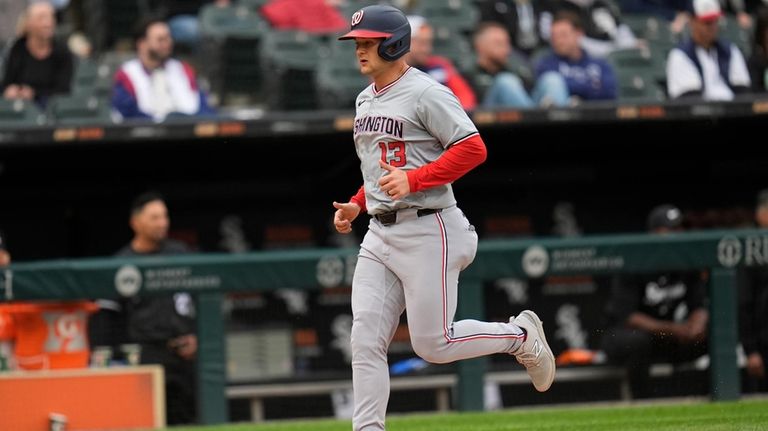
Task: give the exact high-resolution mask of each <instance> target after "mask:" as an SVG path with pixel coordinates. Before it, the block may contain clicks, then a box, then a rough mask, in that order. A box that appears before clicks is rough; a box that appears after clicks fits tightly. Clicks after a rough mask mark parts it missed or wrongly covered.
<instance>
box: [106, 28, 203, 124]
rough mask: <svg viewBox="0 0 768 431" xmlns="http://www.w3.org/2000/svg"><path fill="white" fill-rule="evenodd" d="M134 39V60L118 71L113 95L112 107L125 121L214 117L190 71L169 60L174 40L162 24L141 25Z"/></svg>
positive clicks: (184, 66) (193, 73)
mask: <svg viewBox="0 0 768 431" xmlns="http://www.w3.org/2000/svg"><path fill="white" fill-rule="evenodd" d="M134 38H135V43H136V52H137V58H135V59H133V60H129V61H127V62H126V63H124V64H123V65H122V66H121V67H120V69H119V70H118V71H117V74H116V75H115V82H114V87H113V93H112V106H113V107H114V108H115V109H116V110H117V111H118V112H119V113H120V114H121V115H122V116H123V117H124V118H145V119H152V120H154V121H163V120H164V119H165V118H166V117H167V116H168V115H169V114H175V115H185V116H205V115H212V114H213V110H212V109H211V107H210V106H208V101H207V98H206V96H205V93H204V92H203V91H201V90H200V89H199V87H198V83H197V79H196V77H195V72H194V70H193V69H192V67H191V66H190V65H188V64H186V63H184V62H181V61H179V60H176V59H174V58H172V57H171V54H172V52H173V39H172V38H171V32H170V29H169V28H168V24H166V23H165V21H163V20H160V19H157V18H150V19H147V20H145V21H143V22H142V23H141V24H140V25H139V27H138V30H137V32H136V34H135V35H134Z"/></svg>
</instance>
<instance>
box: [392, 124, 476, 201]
mask: <svg viewBox="0 0 768 431" xmlns="http://www.w3.org/2000/svg"><path fill="white" fill-rule="evenodd" d="M487 155H488V153H487V151H486V149H485V143H484V142H483V139H482V138H481V137H480V135H479V134H478V133H475V134H472V135H470V136H468V137H466V138H464V139H463V140H460V141H457V142H456V143H454V144H452V145H451V146H450V147H449V148H448V150H446V151H445V153H443V155H442V156H440V158H438V159H437V160H435V161H434V162H432V163H429V164H426V165H424V166H422V167H420V168H418V169H414V170H412V171H408V172H407V174H408V185H409V186H410V187H411V193H413V192H419V191H422V190H424V189H428V188H431V187H437V186H442V185H443V184H448V183H452V182H454V181H456V180H458V179H459V178H461V177H462V176H463V175H464V174H466V173H467V172H469V171H471V170H472V169H474V168H475V167H476V166H478V165H479V164H480V163H483V162H484V161H485V159H486V157H487Z"/></svg>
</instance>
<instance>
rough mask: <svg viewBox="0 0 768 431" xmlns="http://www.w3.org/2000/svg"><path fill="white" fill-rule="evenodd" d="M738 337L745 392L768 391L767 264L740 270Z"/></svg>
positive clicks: (761, 224)
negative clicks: (744, 365)
mask: <svg viewBox="0 0 768 431" xmlns="http://www.w3.org/2000/svg"><path fill="white" fill-rule="evenodd" d="M755 221H756V222H757V227H758V228H762V229H768V189H765V190H763V191H761V192H760V193H759V194H758V195H757V205H756V206H755ZM738 286H739V338H740V339H741V345H742V347H744V354H745V355H746V356H747V376H749V379H748V380H747V382H746V385H745V388H744V389H745V391H747V392H752V391H759V392H768V373H767V372H768V367H766V366H767V365H768V267H766V266H764V265H756V266H744V267H741V268H739V272H738Z"/></svg>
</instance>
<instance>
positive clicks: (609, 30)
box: [540, 0, 642, 58]
mask: <svg viewBox="0 0 768 431" xmlns="http://www.w3.org/2000/svg"><path fill="white" fill-rule="evenodd" d="M543 3H544V4H545V6H544V7H543V9H544V11H542V13H541V19H540V20H541V28H542V29H544V30H545V31H543V32H542V37H544V39H546V40H549V39H550V38H551V37H552V36H551V34H550V33H549V31H547V30H549V29H551V23H552V21H553V19H554V16H555V15H557V14H558V13H559V12H564V11H568V12H571V13H573V14H576V15H578V17H579V21H580V22H581V26H582V30H583V33H584V35H583V36H582V37H581V39H580V40H579V44H580V45H581V47H582V48H584V50H585V51H586V52H587V53H588V54H589V55H590V56H592V57H600V58H602V57H606V56H607V55H608V54H610V53H611V52H613V51H616V50H620V49H627V48H638V47H640V46H642V44H641V42H640V41H639V40H638V39H637V38H636V37H635V34H634V33H633V32H632V29H631V28H629V26H628V25H626V24H625V23H624V22H623V21H622V20H621V11H620V10H619V9H618V8H617V7H616V5H615V4H614V3H613V2H610V1H607V0H546V1H544V2H543Z"/></svg>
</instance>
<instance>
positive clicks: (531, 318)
mask: <svg viewBox="0 0 768 431" xmlns="http://www.w3.org/2000/svg"><path fill="white" fill-rule="evenodd" d="M523 315H524V316H525V317H526V318H527V319H528V320H529V321H530V322H531V323H533V324H534V325H535V326H536V330H538V331H539V334H541V340H542V341H544V347H545V349H544V350H545V352H546V354H547V356H549V359H551V360H552V375H551V376H549V384H548V385H547V387H546V388H543V389H539V388H536V386H535V385H534V388H536V390H537V391H539V392H546V391H547V390H548V389H549V388H550V387H551V386H552V383H553V382H554V381H555V371H556V370H557V367H555V355H554V354H552V349H550V348H549V343H548V342H547V336H546V334H544V326H543V324H542V322H541V319H539V316H538V315H537V314H536V313H534V312H533V311H531V310H524V311H521V312H520V314H519V315H518V316H517V317H522V316H523Z"/></svg>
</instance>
